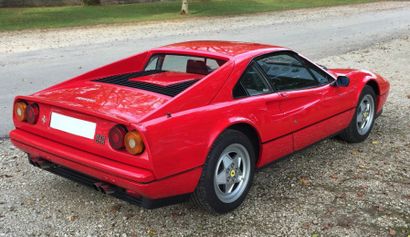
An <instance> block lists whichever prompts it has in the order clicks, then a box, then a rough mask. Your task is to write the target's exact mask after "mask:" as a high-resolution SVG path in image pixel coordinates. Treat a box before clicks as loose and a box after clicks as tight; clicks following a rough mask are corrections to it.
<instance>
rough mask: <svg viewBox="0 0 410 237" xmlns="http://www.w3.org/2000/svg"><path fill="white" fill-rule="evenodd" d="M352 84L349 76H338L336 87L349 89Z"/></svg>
mask: <svg viewBox="0 0 410 237" xmlns="http://www.w3.org/2000/svg"><path fill="white" fill-rule="evenodd" d="M349 84H350V79H349V78H348V77H347V76H338V77H337V79H336V83H335V86H336V87H347V86H349Z"/></svg>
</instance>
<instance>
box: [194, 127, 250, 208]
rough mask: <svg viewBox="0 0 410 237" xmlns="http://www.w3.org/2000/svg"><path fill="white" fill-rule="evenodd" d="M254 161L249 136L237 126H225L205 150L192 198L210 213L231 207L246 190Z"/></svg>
mask: <svg viewBox="0 0 410 237" xmlns="http://www.w3.org/2000/svg"><path fill="white" fill-rule="evenodd" d="M238 157H241V159H239V158H238ZM239 160H240V161H239ZM230 161H231V163H229V162H230ZM255 161H256V159H255V149H254V147H253V146H252V143H251V142H250V140H249V138H248V137H247V136H246V135H245V134H243V133H242V132H239V131H237V130H231V129H228V130H226V131H225V132H223V133H222V134H221V135H220V136H219V137H218V138H217V139H216V141H215V142H214V144H213V145H212V147H211V150H210V151H209V154H208V157H207V160H206V162H205V165H204V167H203V170H202V175H201V178H200V180H199V183H198V186H197V188H196V189H195V191H194V193H193V195H192V201H193V202H194V203H195V204H196V205H197V206H199V207H201V208H202V209H205V210H206V211H208V212H210V213H219V214H223V213H227V212H230V211H232V210H234V209H235V208H237V207H238V206H239V205H241V203H242V202H243V201H244V199H245V197H246V195H247V194H248V192H249V189H250V187H251V185H252V181H253V176H254V173H255ZM238 164H239V165H238ZM226 166H227V167H226ZM224 183H225V184H224Z"/></svg>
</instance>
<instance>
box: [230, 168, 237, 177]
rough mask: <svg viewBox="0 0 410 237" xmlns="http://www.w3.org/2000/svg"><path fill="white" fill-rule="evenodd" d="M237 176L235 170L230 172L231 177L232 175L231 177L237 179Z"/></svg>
mask: <svg viewBox="0 0 410 237" xmlns="http://www.w3.org/2000/svg"><path fill="white" fill-rule="evenodd" d="M235 174H236V172H235V170H234V169H232V170H231V171H230V172H229V175H230V176H231V177H235Z"/></svg>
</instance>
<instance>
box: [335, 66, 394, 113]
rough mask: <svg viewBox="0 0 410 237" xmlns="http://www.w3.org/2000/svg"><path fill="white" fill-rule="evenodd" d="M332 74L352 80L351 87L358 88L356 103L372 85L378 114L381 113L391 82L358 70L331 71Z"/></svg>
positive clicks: (374, 74)
mask: <svg viewBox="0 0 410 237" xmlns="http://www.w3.org/2000/svg"><path fill="white" fill-rule="evenodd" d="M331 72H333V73H335V74H336V75H338V76H340V75H343V76H347V77H349V78H350V83H351V86H356V88H357V89H356V91H357V94H356V101H358V100H359V97H360V94H361V91H362V90H363V88H364V87H365V86H366V85H370V86H372V87H373V88H374V90H375V92H376V95H377V98H376V104H377V109H376V111H377V112H380V111H381V109H382V107H383V104H384V103H385V101H386V98H387V93H388V91H389V89H390V84H389V82H388V81H387V80H386V79H384V78H383V77H381V76H380V75H378V74H376V73H372V72H370V71H367V70H357V69H331Z"/></svg>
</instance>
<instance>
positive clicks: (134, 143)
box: [10, 41, 389, 213]
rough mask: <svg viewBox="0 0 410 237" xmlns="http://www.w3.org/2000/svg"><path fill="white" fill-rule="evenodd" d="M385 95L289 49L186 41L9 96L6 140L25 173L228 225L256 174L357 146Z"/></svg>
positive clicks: (373, 77) (370, 82) (349, 73)
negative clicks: (321, 147) (324, 148)
mask: <svg viewBox="0 0 410 237" xmlns="http://www.w3.org/2000/svg"><path fill="white" fill-rule="evenodd" d="M388 92H389V83H388V82H387V81H386V80H385V79H383V78H382V77H381V76H379V75H377V74H375V73H372V72H369V71H365V70H355V69H326V68H324V67H322V66H319V65H317V64H315V63H313V62H312V61H310V60H309V59H307V58H305V57H304V56H302V55H300V54H298V53H297V52H294V51H292V50H290V49H287V48H283V47H278V46H272V45H264V44H256V43H244V42H228V41H190V42H183V43H176V44H172V45H168V46H164V47H159V48H155V49H151V50H148V51H146V52H143V53H139V54H136V55H134V56H131V57H129V58H126V59H123V60H120V61H117V62H115V63H112V64H109V65H107V66H103V67H101V68H98V69H95V70H93V71H90V72H88V73H85V74H83V75H80V76H78V77H75V78H72V79H70V80H67V81H64V82H62V83H60V84H57V85H54V86H51V87H49V88H47V89H45V90H42V91H39V92H37V93H34V94H32V95H30V96H17V97H16V98H15V102H14V113H13V121H14V124H15V127H16V128H15V129H14V130H12V131H11V132H10V138H11V140H12V142H13V143H14V145H15V146H17V147H18V148H20V149H21V150H23V151H24V152H26V153H27V154H28V157H29V161H30V163H31V164H33V165H35V166H38V167H40V168H42V169H45V170H48V171H50V172H53V173H55V174H58V175H61V176H63V177H66V178H69V179H72V180H74V181H78V182H81V183H84V184H86V185H90V186H93V187H95V188H96V189H98V190H100V191H102V192H104V193H107V194H110V195H113V196H116V197H118V198H122V199H125V200H127V201H130V202H132V203H137V204H139V205H142V206H143V207H146V208H154V207H158V206H162V205H166V204H172V203H175V202H179V201H183V200H187V199H191V200H192V201H193V202H195V203H196V204H198V206H200V207H202V208H204V209H206V210H208V211H210V212H214V213H226V212H229V211H231V210H233V209H235V208H236V207H238V206H239V205H240V204H241V203H242V202H243V201H244V199H245V197H246V195H247V193H248V191H249V189H250V187H251V185H252V181H253V178H254V173H255V170H256V169H258V168H261V167H263V166H265V165H267V164H269V163H271V162H273V161H275V160H277V159H279V158H282V157H285V156H287V155H289V154H291V153H293V152H296V151H299V150H301V149H303V148H306V147H308V146H310V145H312V144H314V143H316V142H318V141H321V140H323V139H325V138H328V137H331V136H339V137H340V138H342V139H344V140H345V141H348V142H361V141H363V140H365V139H366V138H367V137H368V136H369V133H370V132H371V130H372V127H373V125H374V121H375V119H376V118H377V116H378V115H379V114H380V113H381V112H382V109H383V105H384V103H385V102H386V99H387V96H388Z"/></svg>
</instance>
